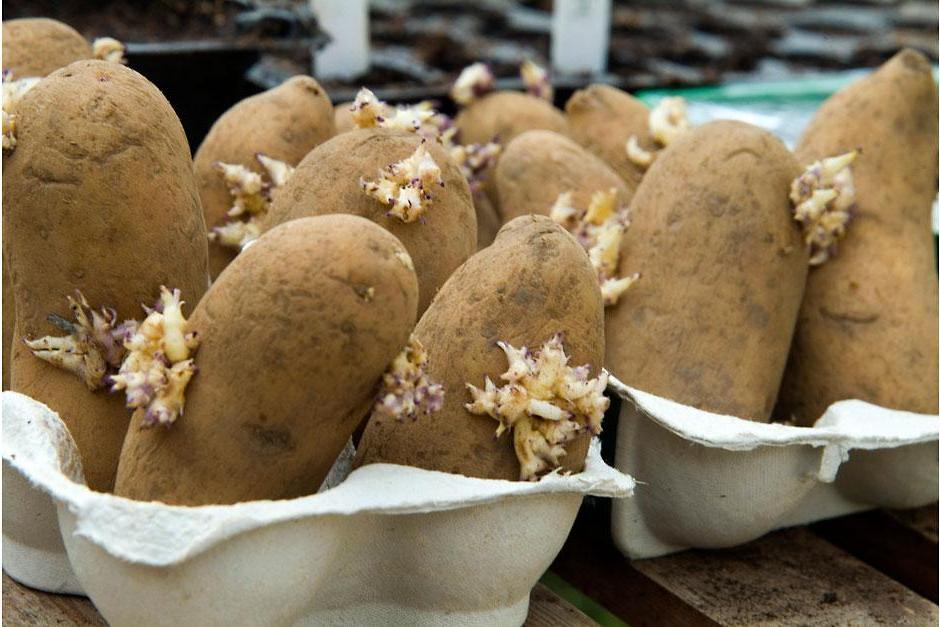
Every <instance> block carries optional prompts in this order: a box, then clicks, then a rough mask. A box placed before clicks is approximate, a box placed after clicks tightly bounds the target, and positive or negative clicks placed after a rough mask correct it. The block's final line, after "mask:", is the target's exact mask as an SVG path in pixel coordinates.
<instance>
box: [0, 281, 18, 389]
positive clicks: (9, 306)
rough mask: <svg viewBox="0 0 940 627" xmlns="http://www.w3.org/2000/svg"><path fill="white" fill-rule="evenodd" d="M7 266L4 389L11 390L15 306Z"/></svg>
mask: <svg viewBox="0 0 940 627" xmlns="http://www.w3.org/2000/svg"><path fill="white" fill-rule="evenodd" d="M8 273H9V270H8V269H7V265H6V264H3V366H2V368H3V389H4V390H9V389H10V352H11V351H12V350H13V326H14V323H15V320H14V317H15V315H16V314H15V311H16V310H15V308H14V306H13V283H12V281H10V276H9V274H8Z"/></svg>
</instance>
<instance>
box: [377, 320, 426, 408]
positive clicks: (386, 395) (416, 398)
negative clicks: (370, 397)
mask: <svg viewBox="0 0 940 627" xmlns="http://www.w3.org/2000/svg"><path fill="white" fill-rule="evenodd" d="M427 367H428V355H427V352H426V351H425V350H424V346H423V345H422V344H421V342H420V341H418V339H417V338H415V337H412V338H411V339H410V340H409V341H408V345H407V346H405V348H404V349H403V350H402V351H401V353H399V354H398V356H397V357H396V358H395V360H394V361H392V364H391V366H389V369H388V371H387V372H386V373H385V374H384V375H383V377H382V387H381V390H380V391H379V395H378V399H377V400H376V403H375V406H374V407H373V410H372V411H373V415H374V416H377V417H380V418H392V419H395V420H398V421H404V420H405V419H408V420H417V419H418V418H419V417H420V416H426V415H428V414H431V413H433V412H436V411H440V409H441V407H443V406H444V387H443V386H442V385H441V384H439V383H435V382H434V381H432V380H431V378H430V377H429V376H428V374H427Z"/></svg>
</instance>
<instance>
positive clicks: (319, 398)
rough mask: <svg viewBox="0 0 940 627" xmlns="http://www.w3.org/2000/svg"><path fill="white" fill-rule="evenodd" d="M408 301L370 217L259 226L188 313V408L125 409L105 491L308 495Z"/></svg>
mask: <svg viewBox="0 0 940 627" xmlns="http://www.w3.org/2000/svg"><path fill="white" fill-rule="evenodd" d="M417 302H418V285H417V279H416V278H415V274H414V271H413V269H412V266H411V262H410V259H409V258H408V254H407V253H406V252H405V249H404V247H403V246H402V245H401V243H400V242H399V241H398V240H397V239H395V237H394V236H392V235H391V234H390V233H388V232H387V231H385V230H384V229H382V228H380V227H378V226H376V225H375V224H373V223H372V222H370V221H368V220H365V219H363V218H360V217H356V216H346V215H332V216H320V217H316V218H302V219H299V220H294V221H291V222H288V223H286V224H282V225H280V226H278V227H277V228H274V229H272V230H271V231H269V232H268V233H266V234H264V235H263V236H262V237H261V238H259V239H258V240H257V241H256V242H255V243H254V244H252V245H251V246H250V247H248V248H247V249H246V250H245V251H243V252H242V254H240V255H239V256H238V257H237V258H236V259H235V261H233V262H232V264H231V265H230V266H229V268H228V269H227V270H226V271H225V272H224V273H223V274H222V275H221V276H220V277H219V279H218V280H217V281H216V282H215V283H214V284H213V285H212V287H211V288H210V290H209V292H208V293H207V294H206V297H205V298H204V299H203V300H202V301H201V302H200V303H199V305H198V306H197V307H196V309H195V311H194V312H193V315H192V318H191V320H190V322H189V327H190V329H192V331H194V332H195V333H196V336H197V337H199V338H200V341H201V344H200V346H199V348H198V351H197V352H196V365H197V366H198V368H199V372H198V374H196V376H195V377H194V378H193V380H192V382H191V383H190V386H189V390H188V391H187V397H188V398H187V400H186V406H185V414H184V415H182V416H181V417H180V418H179V419H178V420H177V421H176V422H175V423H173V424H172V425H171V426H170V427H169V428H167V429H161V428H141V425H140V424H138V422H137V421H136V418H135V422H134V423H132V424H131V427H130V429H129V430H128V434H127V441H126V442H125V444H124V450H123V452H122V454H121V464H120V467H119V469H118V478H117V484H116V486H115V492H116V493H117V494H119V495H121V496H126V497H129V498H133V499H138V500H159V501H163V502H165V503H172V504H180V505H203V504H210V503H218V504H229V503H236V502H240V501H250V500H257V499H286V498H293V497H299V496H303V495H307V494H313V493H315V492H316V491H317V489H318V488H319V486H320V484H321V483H322V481H323V479H324V478H325V477H326V475H327V472H328V471H329V469H330V467H331V466H332V465H333V462H334V461H335V460H336V457H337V456H338V455H339V453H340V451H341V450H342V449H343V446H344V445H345V444H346V442H347V440H348V439H349V436H350V435H351V434H352V432H353V430H354V429H355V428H356V426H357V425H358V424H359V423H360V421H361V420H362V418H363V417H364V416H365V415H366V413H367V412H368V410H369V407H370V406H371V404H372V402H373V401H374V398H375V397H374V395H375V388H376V384H377V383H378V382H379V380H380V378H381V376H382V373H383V371H384V370H385V368H386V367H387V365H388V364H389V362H391V361H392V359H393V358H394V357H395V355H396V354H397V353H398V352H399V351H400V350H401V348H402V346H404V345H405V343H406V342H407V340H408V335H409V333H410V332H411V329H412V327H413V326H414V321H415V315H416V314H415V311H416V307H417Z"/></svg>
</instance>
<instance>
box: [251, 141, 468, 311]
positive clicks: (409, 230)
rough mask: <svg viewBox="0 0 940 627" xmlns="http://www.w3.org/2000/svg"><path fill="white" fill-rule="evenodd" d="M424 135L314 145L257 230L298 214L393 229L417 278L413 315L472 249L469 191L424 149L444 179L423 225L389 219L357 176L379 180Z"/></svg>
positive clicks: (452, 167)
mask: <svg viewBox="0 0 940 627" xmlns="http://www.w3.org/2000/svg"><path fill="white" fill-rule="evenodd" d="M420 143H421V138H420V137H418V136H417V135H415V134H414V133H408V132H406V131H389V130H384V129H357V130H354V131H349V132H348V133H343V134H341V135H337V136H336V137H334V138H333V139H331V140H330V141H328V142H325V143H323V144H321V145H320V146H317V148H316V149H315V150H313V151H311V152H310V154H309V155H307V157H305V158H304V160H303V161H301V163H300V165H299V166H297V170H296V171H295V172H294V175H293V176H292V177H291V178H290V180H289V181H288V182H287V184H286V185H285V186H284V187H283V188H281V190H279V192H278V194H277V195H276V196H275V198H274V202H273V204H272V206H271V210H270V211H269V212H268V215H267V216H266V219H265V220H264V221H263V222H262V230H263V229H265V228H271V227H272V226H274V225H276V224H281V223H283V222H286V221H288V220H294V219H296V218H300V217H303V216H314V215H325V214H332V213H349V214H353V215H358V216H362V217H364V218H368V219H370V220H372V221H373V222H375V223H376V224H378V225H379V226H381V227H383V228H385V229H387V230H388V231H390V232H391V233H392V234H393V235H394V236H395V237H397V238H398V239H399V240H401V242H402V243H403V244H404V245H405V248H407V249H408V252H409V254H410V255H411V259H412V260H413V261H414V264H415V272H417V274H418V286H419V301H418V315H421V312H423V311H424V310H425V309H426V308H427V306H428V304H429V303H430V302H431V299H432V298H434V294H435V293H437V290H438V289H439V288H440V286H441V285H443V284H444V281H446V280H447V277H449V276H450V275H451V273H452V272H453V271H454V270H456V269H457V267H458V266H459V265H460V264H462V263H463V262H464V261H466V260H467V258H469V257H470V255H472V254H473V252H474V251H475V250H476V232H477V224H476V214H475V212H474V209H473V201H472V200H471V198H470V187H469V185H468V184H467V180H466V179H465V178H464V177H463V175H462V174H461V173H460V169H459V168H458V167H457V166H456V164H454V163H453V161H451V159H450V157H448V156H447V154H446V152H445V151H444V149H443V148H442V147H441V146H440V145H439V144H438V143H437V142H427V143H426V145H427V148H428V151H429V152H430V154H431V156H432V157H433V158H434V161H435V162H436V163H437V165H438V167H440V169H441V174H442V176H443V179H444V187H443V188H440V189H436V190H434V200H433V204H431V206H430V207H429V208H428V209H427V211H426V213H425V214H424V215H423V216H422V217H423V218H424V222H423V223H422V222H421V221H420V220H418V221H415V222H407V223H406V222H402V221H401V220H399V219H398V218H396V217H388V216H386V215H385V214H386V212H387V211H388V209H389V207H388V205H384V204H382V203H380V202H379V201H377V200H375V199H374V198H372V197H370V196H368V195H366V193H365V192H363V191H362V189H361V188H360V186H359V179H360V178H361V177H365V178H366V179H368V180H375V179H376V178H378V173H379V170H380V169H381V168H384V167H386V166H388V165H389V164H391V163H396V162H398V161H401V160H402V159H405V158H407V157H410V156H411V155H412V154H413V153H414V151H415V150H417V148H418V145H419V144H420Z"/></svg>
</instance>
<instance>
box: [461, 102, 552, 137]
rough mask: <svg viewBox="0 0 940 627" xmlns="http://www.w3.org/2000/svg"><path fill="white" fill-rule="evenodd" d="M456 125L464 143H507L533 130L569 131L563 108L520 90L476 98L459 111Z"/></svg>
mask: <svg viewBox="0 0 940 627" xmlns="http://www.w3.org/2000/svg"><path fill="white" fill-rule="evenodd" d="M454 125H455V126H456V127H457V129H458V130H459V136H458V139H459V140H460V143H462V144H485V143H486V142H489V141H497V142H499V143H500V144H503V145H505V144H507V143H508V142H509V141H510V140H512V138H513V137H515V136H516V135H518V134H519V133H522V132H524V131H529V130H532V129H545V130H549V131H555V132H556V133H561V134H563V135H566V134H568V123H567V121H566V120H565V116H564V115H563V114H562V112H561V111H559V110H558V109H556V108H555V107H553V106H552V104H551V103H550V102H547V101H545V100H543V99H541V98H538V97H536V96H531V95H529V94H524V93H522V92H517V91H496V92H492V93H490V94H487V95H486V96H483V97H482V98H479V99H477V100H474V101H473V102H472V103H470V105H469V106H467V107H465V108H464V109H462V110H461V111H460V113H458V114H457V117H456V118H455V119H454Z"/></svg>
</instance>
